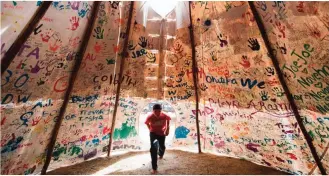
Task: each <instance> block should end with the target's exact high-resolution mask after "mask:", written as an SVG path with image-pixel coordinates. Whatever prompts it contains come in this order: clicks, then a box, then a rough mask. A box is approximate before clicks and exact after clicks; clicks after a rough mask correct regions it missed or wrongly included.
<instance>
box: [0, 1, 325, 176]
mask: <svg viewBox="0 0 329 176" xmlns="http://www.w3.org/2000/svg"><path fill="white" fill-rule="evenodd" d="M165 6H171V8H169V11H167V12H166V11H163V10H164V7H165ZM161 7H163V8H161ZM328 9H329V2H325V1H323V2H303V1H299V2H297V1H296V2H283V1H276V2H270V1H267V2H235V1H234V2H224V1H218V2H208V1H198V2H196V1H195V2H183V1H181V2H174V3H170V2H166V3H164V4H162V5H161V6H160V8H159V9H156V8H155V7H154V6H153V5H152V3H151V2H142V1H139V2H131V1H122V2H121V1H106V2H97V1H95V2H93V1H87V2H79V1H74V2H69V1H68V2H62V1H61V2H57V1H56V2H55V1H54V2H49V1H44V2H41V1H35V2H33V1H29V2H26V1H23V2H19V1H7V2H4V1H2V2H1V74H2V75H1V174H39V173H42V174H44V173H46V171H47V169H48V170H49V169H55V168H58V167H62V166H65V165H73V164H75V163H79V162H83V161H85V160H88V159H90V158H95V157H99V156H102V155H104V154H105V155H108V156H111V155H110V154H111V153H112V152H116V151H128V150H137V151H138V150H141V149H142V148H143V147H144V146H145V145H148V144H145V143H143V142H142V140H141V138H143V137H144V138H145V137H148V136H141V135H140V133H139V128H140V126H139V121H140V119H139V118H140V114H141V112H142V111H143V108H145V107H146V106H147V105H148V104H149V103H151V102H154V101H160V100H161V101H163V102H166V103H167V104H170V105H171V106H172V107H173V109H174V110H175V115H176V120H175V121H174V122H173V123H175V129H172V131H171V132H172V133H173V134H174V135H173V143H172V148H177V149H181V150H189V151H195V152H207V153H211V154H214V155H222V156H229V157H236V158H241V159H245V160H248V161H250V162H254V163H257V164H260V165H265V166H268V167H273V168H276V169H278V170H282V171H285V172H288V173H291V174H328V173H329V171H328V168H329V152H327V151H328V146H329V11H328Z"/></svg>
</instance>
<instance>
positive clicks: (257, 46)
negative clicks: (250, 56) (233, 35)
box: [248, 38, 260, 51]
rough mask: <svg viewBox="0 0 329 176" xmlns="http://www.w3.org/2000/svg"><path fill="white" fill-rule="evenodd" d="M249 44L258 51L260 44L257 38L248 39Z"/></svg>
mask: <svg viewBox="0 0 329 176" xmlns="http://www.w3.org/2000/svg"><path fill="white" fill-rule="evenodd" d="M248 42H249V44H250V45H248V46H249V48H250V49H251V50H253V51H258V50H259V49H260V45H259V43H258V41H257V39H253V38H249V40H248Z"/></svg>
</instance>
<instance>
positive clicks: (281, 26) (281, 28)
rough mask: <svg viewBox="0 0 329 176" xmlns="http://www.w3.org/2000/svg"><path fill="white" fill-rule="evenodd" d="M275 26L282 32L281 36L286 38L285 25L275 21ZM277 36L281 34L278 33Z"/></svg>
mask: <svg viewBox="0 0 329 176" xmlns="http://www.w3.org/2000/svg"><path fill="white" fill-rule="evenodd" d="M275 25H276V27H277V28H278V30H279V32H280V33H281V34H282V38H286V33H285V30H286V26H284V25H281V23H280V22H279V21H276V22H275ZM279 37H280V38H281V35H279Z"/></svg>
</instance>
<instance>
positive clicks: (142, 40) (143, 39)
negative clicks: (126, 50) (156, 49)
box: [138, 37, 147, 48]
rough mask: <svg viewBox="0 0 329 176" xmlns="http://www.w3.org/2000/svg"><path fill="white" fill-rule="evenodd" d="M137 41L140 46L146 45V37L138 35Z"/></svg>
mask: <svg viewBox="0 0 329 176" xmlns="http://www.w3.org/2000/svg"><path fill="white" fill-rule="evenodd" d="M139 41H140V42H139V43H138V45H139V46H141V47H142V48H145V47H146V46H147V39H146V38H145V37H139Z"/></svg>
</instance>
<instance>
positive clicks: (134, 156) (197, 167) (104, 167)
mask: <svg viewBox="0 0 329 176" xmlns="http://www.w3.org/2000/svg"><path fill="white" fill-rule="evenodd" d="M151 168H152V167H151V156H150V153H149V152H129V153H125V154H123V155H117V156H112V157H111V158H106V157H104V158H96V159H93V160H90V161H86V162H83V163H80V164H76V165H73V166H68V167H63V168H59V169H56V170H53V171H50V172H48V173H47V174H48V175H67V174H69V175H81V174H83V175H89V174H101V175H106V174H110V175H149V174H151ZM158 174H159V175H163V174H165V175H219V174H226V175H228V174H234V175H240V174H244V175H259V174H261V175H286V174H287V173H285V172H281V171H278V170H275V169H272V168H268V167H264V166H260V165H257V164H254V163H251V162H248V161H244V160H240V159H235V158H229V157H221V156H215V155H211V154H196V153H190V152H184V151H178V150H167V151H166V153H165V155H164V158H163V159H162V160H158Z"/></svg>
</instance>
